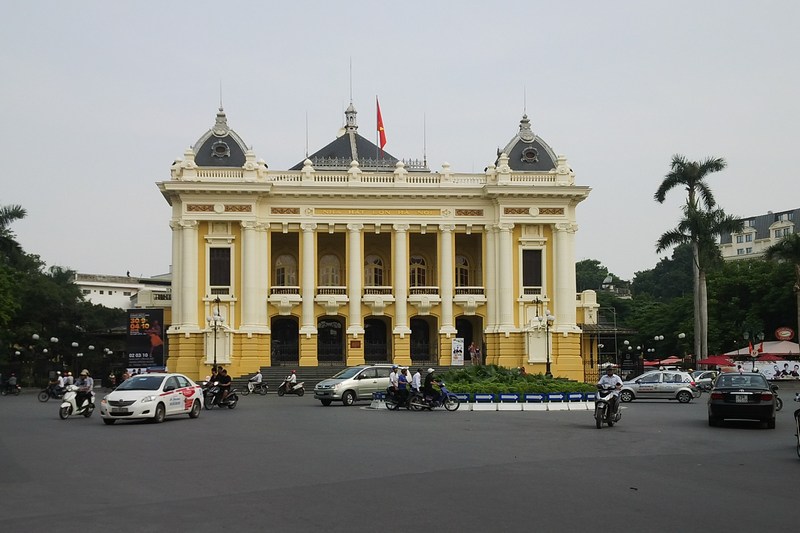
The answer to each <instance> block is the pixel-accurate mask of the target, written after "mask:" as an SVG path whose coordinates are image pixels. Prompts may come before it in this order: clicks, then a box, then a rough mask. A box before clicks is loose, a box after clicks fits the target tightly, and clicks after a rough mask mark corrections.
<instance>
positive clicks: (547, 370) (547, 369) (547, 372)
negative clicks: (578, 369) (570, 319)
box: [541, 309, 556, 378]
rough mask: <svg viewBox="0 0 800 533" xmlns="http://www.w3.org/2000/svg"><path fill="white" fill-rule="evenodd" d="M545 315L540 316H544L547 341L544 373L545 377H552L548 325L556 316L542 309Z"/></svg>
mask: <svg viewBox="0 0 800 533" xmlns="http://www.w3.org/2000/svg"><path fill="white" fill-rule="evenodd" d="M544 313H545V316H544V317H541V318H544V321H545V324H546V326H545V327H546V329H545V342H546V343H547V365H546V366H545V370H544V375H545V377H548V378H552V377H553V373H552V372H551V371H550V325H551V324H552V323H553V322H555V320H556V317H554V316H553V315H551V314H550V310H549V309H545V310H544Z"/></svg>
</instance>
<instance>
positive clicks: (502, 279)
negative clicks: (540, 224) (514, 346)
mask: <svg viewBox="0 0 800 533" xmlns="http://www.w3.org/2000/svg"><path fill="white" fill-rule="evenodd" d="M497 228H498V229H499V239H498V241H499V242H498V248H499V253H498V257H497V266H498V276H497V291H498V293H499V294H498V296H499V298H498V300H499V308H498V310H497V313H498V326H499V331H503V332H508V331H511V330H512V329H514V260H515V256H514V247H513V245H512V244H513V243H512V242H511V230H513V229H514V224H509V223H504V224H498V225H497Z"/></svg>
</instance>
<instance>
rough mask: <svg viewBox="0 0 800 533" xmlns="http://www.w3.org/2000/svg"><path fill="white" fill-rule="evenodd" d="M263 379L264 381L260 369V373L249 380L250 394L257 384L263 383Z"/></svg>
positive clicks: (248, 388)
mask: <svg viewBox="0 0 800 533" xmlns="http://www.w3.org/2000/svg"><path fill="white" fill-rule="evenodd" d="M263 379H264V376H262V375H261V369H260V368H259V369H258V371H257V372H256V375H255V376H253V377H252V378H250V379H249V380H247V390H249V391H250V392H253V389H254V388H255V385H256V383H261V381H262V380H263Z"/></svg>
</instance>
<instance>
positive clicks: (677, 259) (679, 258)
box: [631, 244, 692, 329]
mask: <svg viewBox="0 0 800 533" xmlns="http://www.w3.org/2000/svg"><path fill="white" fill-rule="evenodd" d="M691 286H692V248H691V246H690V245H689V244H679V245H678V246H676V247H675V248H674V250H673V252H672V257H670V258H667V257H664V258H662V259H661V260H660V261H659V262H658V264H656V266H655V268H653V269H651V270H644V271H641V272H636V274H635V275H634V278H633V282H632V283H631V291H632V293H633V296H634V297H638V296H640V295H650V296H652V297H653V298H658V299H661V300H667V299H670V298H681V297H683V296H685V295H686V294H687V292H688V293H689V294H691V289H690V288H691ZM689 329H691V328H689Z"/></svg>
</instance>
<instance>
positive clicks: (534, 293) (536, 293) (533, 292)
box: [522, 287, 542, 296]
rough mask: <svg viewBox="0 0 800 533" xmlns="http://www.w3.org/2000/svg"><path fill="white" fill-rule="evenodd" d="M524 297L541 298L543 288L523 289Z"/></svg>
mask: <svg viewBox="0 0 800 533" xmlns="http://www.w3.org/2000/svg"><path fill="white" fill-rule="evenodd" d="M522 295H523V296H541V295H542V288H541V287H523V288H522Z"/></svg>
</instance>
